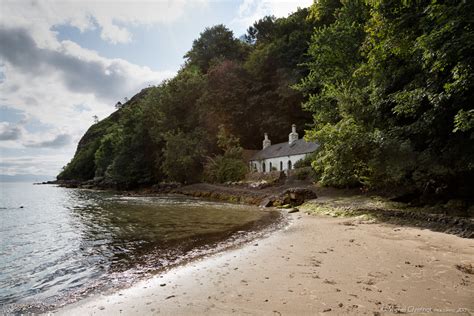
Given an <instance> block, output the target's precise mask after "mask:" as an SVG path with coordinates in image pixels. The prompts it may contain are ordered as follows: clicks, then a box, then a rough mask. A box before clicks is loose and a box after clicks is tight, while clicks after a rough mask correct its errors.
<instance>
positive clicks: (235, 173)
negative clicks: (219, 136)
mask: <svg viewBox="0 0 474 316" xmlns="http://www.w3.org/2000/svg"><path fill="white" fill-rule="evenodd" d="M246 173H247V165H246V164H245V163H244V162H243V161H242V160H240V159H236V158H229V157H226V156H217V157H215V158H214V159H209V162H208V163H207V164H206V166H205V168H204V175H205V178H206V180H207V181H209V182H218V183H224V182H233V181H240V180H242V179H243V178H244V177H245V174H246Z"/></svg>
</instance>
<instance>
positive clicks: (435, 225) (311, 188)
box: [43, 179, 474, 238]
mask: <svg viewBox="0 0 474 316" xmlns="http://www.w3.org/2000/svg"><path fill="white" fill-rule="evenodd" d="M277 180H278V179H277ZM43 184H57V185H60V186H63V187H67V188H82V189H107V188H108V187H107V185H106V184H105V183H103V181H102V180H101V179H99V180H90V181H86V182H82V181H77V180H68V181H64V180H62V181H49V182H44V183H43ZM120 192H121V193H123V194H127V195H156V194H182V195H187V196H193V197H198V198H204V199H210V200H218V201H227V202H233V203H243V204H251V205H258V206H261V207H279V208H282V207H283V208H292V209H293V208H294V207H298V206H300V205H302V204H304V207H303V208H302V209H304V211H305V212H307V213H309V214H319V215H329V216H332V217H365V218H370V219H371V220H373V221H378V222H387V223H392V224H397V225H405V226H413V227H420V228H427V229H430V230H433V231H437V232H444V233H448V234H453V235H457V236H460V237H464V238H474V214H472V213H473V207H472V206H471V208H469V209H467V207H466V206H463V205H462V203H453V202H452V201H449V202H448V203H446V205H435V206H413V205H410V204H409V203H403V202H395V200H397V199H389V198H382V197H380V196H376V195H374V196H372V195H370V194H367V193H363V192H361V191H358V190H337V189H332V188H322V187H318V186H316V185H314V184H312V183H310V182H308V181H295V180H293V181H275V183H273V184H271V183H266V182H252V183H232V184H225V185H224V184H209V183H197V184H191V185H181V184H178V183H161V184H156V185H153V186H150V187H145V188H142V189H139V190H132V191H128V190H127V191H120ZM453 214H454V215H453Z"/></svg>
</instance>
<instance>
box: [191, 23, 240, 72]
mask: <svg viewBox="0 0 474 316" xmlns="http://www.w3.org/2000/svg"><path fill="white" fill-rule="evenodd" d="M244 53H245V46H244V44H243V43H242V42H240V41H239V40H238V39H236V38H234V34H233V33H232V31H230V30H229V29H228V28H227V27H225V26H224V25H222V24H219V25H216V26H213V27H210V28H206V29H205V30H204V32H202V33H201V34H200V36H199V38H198V39H196V40H195V41H194V42H193V47H192V48H191V50H190V51H189V52H187V53H186V55H184V57H185V58H187V63H188V64H189V65H195V66H198V67H199V69H200V70H201V71H202V72H204V73H205V72H207V70H208V69H209V67H210V66H211V64H212V63H216V62H219V61H222V60H236V59H242V58H243V56H244Z"/></svg>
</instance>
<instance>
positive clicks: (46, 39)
mask: <svg viewBox="0 0 474 316" xmlns="http://www.w3.org/2000/svg"><path fill="white" fill-rule="evenodd" d="M199 4H200V2H193V5H199ZM185 5H187V3H186V2H185V1H139V2H130V1H120V2H116V1H111V0H101V1H75V0H73V1H71V0H69V1H67V0H64V1H48V0H45V1H35V0H28V1H23V0H15V1H9V0H0V17H1V18H0V37H1V40H0V42H1V45H0V105H2V106H6V107H9V108H13V109H15V110H20V111H21V112H22V113H24V115H25V117H26V121H27V120H31V119H34V120H35V121H37V122H40V123H41V124H43V125H44V126H48V127H49V129H47V130H45V131H41V132H38V131H36V132H32V131H28V130H27V128H26V127H25V126H26V123H25V122H20V123H18V124H13V123H12V122H5V120H4V119H3V118H2V119H0V120H1V121H4V122H1V124H0V134H1V137H0V138H2V139H0V151H1V152H0V163H3V162H5V160H8V159H10V160H11V159H13V160H15V159H19V158H21V157H22V155H24V153H23V151H25V150H26V151H27V152H28V153H29V154H30V155H31V157H35V151H36V152H37V155H38V157H40V156H41V157H42V158H41V160H40V161H41V163H38V164H37V165H34V163H35V159H33V158H32V159H31V165H28V167H27V168H28V169H27V170H26V169H22V168H26V165H25V164H16V165H11V166H10V167H8V170H7V169H4V168H2V170H0V173H5V172H7V173H9V174H13V173H19V174H24V173H34V174H56V173H57V172H58V171H59V169H60V167H61V166H63V165H65V164H66V163H67V161H68V160H69V159H71V157H72V154H73V153H74V150H75V146H76V144H77V142H78V141H79V139H80V137H81V136H82V135H83V134H84V132H85V131H86V129H87V128H88V127H89V126H90V125H91V124H92V122H93V118H92V116H93V115H97V116H98V117H99V118H100V119H102V118H105V117H106V116H108V115H109V114H110V113H111V112H112V111H113V110H114V107H113V105H114V104H115V103H116V102H117V101H119V100H122V99H123V98H124V97H131V96H132V95H134V94H135V93H137V92H138V91H140V90H141V89H142V88H144V87H146V86H148V85H153V84H158V83H159V82H161V81H162V80H163V79H166V78H169V77H171V76H172V75H174V73H175V71H153V70H151V69H150V68H148V67H143V66H138V65H135V64H132V63H130V62H128V61H126V60H123V59H119V58H105V57H103V56H100V55H99V54H98V53H97V52H95V51H93V50H89V49H85V48H83V47H81V46H79V45H78V44H77V43H74V42H71V41H59V40H58V39H57V34H56V32H54V31H52V30H53V27H54V26H58V25H71V26H73V27H77V28H78V29H79V30H81V31H86V30H91V29H94V28H98V29H99V30H100V35H101V38H102V39H104V40H106V41H108V42H111V43H124V42H129V41H131V40H133V34H131V33H130V31H129V30H128V29H127V27H129V26H132V25H133V26H136V25H152V24H156V23H168V22H171V21H175V20H176V19H178V18H179V17H180V16H181V15H182V13H183V10H184V7H185ZM7 42H8V43H7ZM58 148H61V149H60V150H61V152H62V154H61V155H57V151H58ZM12 151H14V153H13V154H12ZM6 152H8V156H7V155H6V154H5V153H6ZM10 155H13V156H15V157H14V158H10ZM49 156H51V159H49V158H47V157H49Z"/></svg>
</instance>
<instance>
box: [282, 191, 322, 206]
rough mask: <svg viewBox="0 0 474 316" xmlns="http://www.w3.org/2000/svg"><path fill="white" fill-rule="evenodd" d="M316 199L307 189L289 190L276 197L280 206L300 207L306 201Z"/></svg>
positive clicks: (312, 192) (313, 193)
mask: <svg viewBox="0 0 474 316" xmlns="http://www.w3.org/2000/svg"><path fill="white" fill-rule="evenodd" d="M315 198H317V195H316V193H315V192H314V191H313V190H310V189H308V188H290V189H288V190H285V191H284V192H283V193H282V194H280V195H279V196H278V200H280V201H281V204H291V205H293V206H296V205H301V204H303V203H304V201H306V200H311V199H315Z"/></svg>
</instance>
